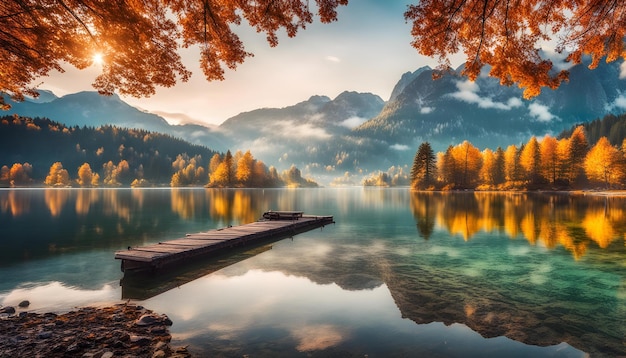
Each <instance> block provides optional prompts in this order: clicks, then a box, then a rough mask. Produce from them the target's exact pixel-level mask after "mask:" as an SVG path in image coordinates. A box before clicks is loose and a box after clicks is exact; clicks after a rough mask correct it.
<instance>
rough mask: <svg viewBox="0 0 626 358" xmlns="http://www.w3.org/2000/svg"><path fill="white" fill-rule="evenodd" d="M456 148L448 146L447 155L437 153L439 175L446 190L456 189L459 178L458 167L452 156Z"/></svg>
mask: <svg viewBox="0 0 626 358" xmlns="http://www.w3.org/2000/svg"><path fill="white" fill-rule="evenodd" d="M453 149H454V147H453V146H451V145H450V146H448V148H447V149H446V151H445V153H437V173H438V174H439V180H440V181H441V182H442V184H443V185H444V189H449V188H454V186H455V184H456V181H457V178H458V174H457V173H458V170H457V165H456V162H455V160H454V157H453V156H452V151H453Z"/></svg>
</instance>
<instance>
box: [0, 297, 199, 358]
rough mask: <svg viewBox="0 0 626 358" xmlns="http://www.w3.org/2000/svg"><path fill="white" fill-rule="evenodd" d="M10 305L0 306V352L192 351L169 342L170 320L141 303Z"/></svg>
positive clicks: (140, 356)
mask: <svg viewBox="0 0 626 358" xmlns="http://www.w3.org/2000/svg"><path fill="white" fill-rule="evenodd" d="M9 308H13V307H9V306H8V307H2V308H0V313H5V316H2V317H0V357H56V356H71V357H84V358H112V357H130V356H132V357H137V358H153V357H154V358H167V357H182V358H187V357H191V354H190V353H189V352H188V351H187V349H186V348H172V347H171V346H170V344H169V342H170V340H171V338H172V336H171V335H170V333H169V330H168V328H167V327H168V326H171V325H172V321H171V320H170V319H169V318H168V317H167V316H166V315H159V314H156V313H154V312H152V311H150V310H148V309H145V308H144V307H141V306H136V305H133V304H119V305H115V306H111V307H103V308H93V307H84V308H80V309H77V310H76V311H71V312H68V313H65V314H55V313H45V314H36V313H29V312H20V314H19V315H15V308H13V310H12V311H11V310H10V309H9ZM11 312H12V313H11ZM6 314H8V316H6ZM142 318H143V319H142ZM148 322H149V323H148Z"/></svg>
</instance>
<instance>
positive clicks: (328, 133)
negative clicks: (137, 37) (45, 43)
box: [7, 62, 626, 184]
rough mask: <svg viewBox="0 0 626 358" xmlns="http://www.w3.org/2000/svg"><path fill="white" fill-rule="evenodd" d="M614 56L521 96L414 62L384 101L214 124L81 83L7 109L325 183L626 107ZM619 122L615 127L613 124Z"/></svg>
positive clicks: (325, 102) (271, 111) (310, 106)
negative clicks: (143, 134) (133, 132)
mask: <svg viewBox="0 0 626 358" xmlns="http://www.w3.org/2000/svg"><path fill="white" fill-rule="evenodd" d="M620 69H621V63H619V62H614V63H610V64H607V63H601V64H600V65H599V66H598V68H596V69H595V70H589V69H587V68H586V66H584V65H578V66H574V67H572V68H571V69H570V81H569V82H566V83H563V84H562V85H561V86H560V87H559V88H558V89H555V90H550V89H544V90H543V91H542V93H541V94H540V95H539V96H538V97H536V98H534V99H532V100H524V99H523V98H522V90H521V89H519V88H517V87H506V86H501V85H500V83H499V81H498V80H497V79H494V78H490V77H488V76H487V75H481V76H480V77H479V78H478V79H477V80H476V81H475V82H470V81H468V80H467V78H465V77H463V76H461V75H460V72H461V71H462V68H458V69H457V70H455V71H451V73H449V74H446V75H444V76H442V77H441V78H439V79H437V80H433V77H432V75H433V70H432V69H431V68H429V67H421V68H419V69H417V70H416V71H413V72H406V73H404V74H403V75H402V76H401V78H400V79H399V80H398V82H397V83H396V85H395V86H394V88H393V91H392V93H391V96H390V98H389V100H388V101H387V102H385V101H384V100H383V99H382V98H380V97H379V96H377V95H374V94H371V93H357V92H349V91H346V92H343V93H341V94H339V95H338V96H337V97H336V98H333V99H331V98H329V97H327V96H320V95H314V96H312V97H310V98H309V99H307V100H306V101H302V102H300V103H296V104H294V105H292V106H287V107H284V108H261V109H257V110H253V111H250V112H244V113H240V114H238V115H236V116H234V117H232V118H229V119H227V120H226V121H225V122H223V123H222V124H221V125H220V126H219V127H218V128H216V129H212V128H208V127H205V126H202V125H192V124H188V125H180V126H178V125H170V124H168V123H167V122H166V121H165V119H163V117H161V116H158V115H155V114H152V113H148V112H144V111H141V110H138V109H137V108H134V107H132V106H130V105H128V104H126V103H125V102H123V101H122V100H121V99H120V98H119V97H117V96H110V97H104V96H101V95H98V94H97V93H95V92H80V93H76V94H72V95H67V96H63V97H59V98H57V97H56V96H54V94H52V93H49V92H44V93H42V95H41V96H40V97H39V98H38V99H27V100H25V101H24V102H21V103H12V106H13V108H12V109H11V110H10V111H9V112H8V113H7V114H11V113H19V114H20V115H22V116H29V117H48V118H51V119H53V120H55V121H58V122H61V123H64V124H66V125H68V126H100V125H103V124H112V125H116V126H119V127H133V128H140V129H146V130H150V131H157V132H161V133H165V134H169V135H172V136H174V137H177V138H182V139H184V140H187V141H189V142H190V143H193V144H199V145H203V146H207V147H209V148H211V149H214V150H218V151H226V150H227V149H230V150H231V151H233V152H234V151H236V150H239V149H240V150H242V151H246V150H248V149H249V150H251V152H252V153H253V155H254V157H255V158H257V159H260V160H262V161H264V162H265V163H266V164H267V165H268V166H270V165H274V166H275V167H276V168H277V169H278V170H284V169H288V168H289V167H290V166H291V165H292V164H293V165H296V166H297V167H298V168H302V172H303V174H304V175H309V176H313V178H314V179H315V180H316V181H318V182H322V183H327V182H329V181H331V180H332V179H333V178H338V177H342V176H361V178H355V180H353V181H352V182H354V183H356V184H359V183H360V182H361V179H362V176H363V175H368V174H369V173H371V172H374V171H377V170H387V169H389V168H390V167H391V166H398V165H400V166H405V165H408V164H409V163H411V162H412V160H413V156H414V154H415V151H416V149H417V148H418V147H419V145H420V144H421V143H422V142H424V141H429V142H430V143H431V145H432V147H433V149H434V150H435V151H444V150H445V149H446V147H447V146H449V145H456V144H459V143H461V142H462V141H464V140H469V141H470V142H471V143H472V144H474V145H475V146H477V147H478V148H480V149H484V148H491V149H496V148H497V147H498V146H501V147H506V146H508V145H510V144H517V145H519V144H521V143H526V142H527V141H528V139H529V138H530V137H531V136H533V135H534V136H538V137H541V136H543V135H545V134H551V135H553V136H556V135H557V134H558V133H560V132H562V131H563V130H565V129H568V128H571V127H572V126H573V125H575V124H579V123H585V122H590V121H592V120H594V119H596V118H602V117H603V116H605V115H607V114H615V115H619V114H621V113H623V112H624V108H626V105H624V103H626V81H624V80H622V79H620V74H621V71H620ZM616 131H617V130H616Z"/></svg>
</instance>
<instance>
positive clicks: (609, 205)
mask: <svg viewBox="0 0 626 358" xmlns="http://www.w3.org/2000/svg"><path fill="white" fill-rule="evenodd" d="M410 199H411V208H412V210H413V215H414V217H415V220H416V222H417V226H418V230H419V231H420V233H421V234H422V236H423V237H424V238H425V239H428V238H429V236H430V235H429V233H431V232H432V231H434V230H435V229H438V230H446V231H447V232H448V233H449V234H450V235H454V236H457V237H462V238H463V240H465V241H470V240H472V239H473V238H474V237H475V236H477V235H479V234H480V233H481V232H498V233H504V234H506V236H508V237H509V238H511V239H517V238H520V237H522V238H524V239H526V240H527V241H528V243H529V244H530V245H538V246H541V247H546V248H548V249H554V248H556V247H558V246H559V245H560V246H562V247H563V248H565V249H566V250H568V251H570V252H571V253H572V255H573V256H574V258H576V259H579V258H581V257H582V256H583V255H584V254H585V252H586V251H587V249H588V247H589V246H590V245H592V246H596V245H597V246H598V247H600V248H602V249H605V248H608V247H609V246H610V245H611V244H612V243H614V242H616V241H619V240H620V239H624V240H626V225H625V224H626V210H625V209H624V204H623V203H624V199H623V198H614V199H612V198H604V197H588V198H584V200H581V202H580V203H578V204H576V205H573V204H572V202H571V199H569V198H568V197H565V196H560V195H552V196H549V197H540V198H537V197H531V196H529V195H528V194H514V193H485V192H474V193H464V194H460V193H455V194H452V195H450V194H448V193H442V192H412V193H411V198H410ZM428 226H430V227H428ZM424 233H426V234H428V235H423V234H424Z"/></svg>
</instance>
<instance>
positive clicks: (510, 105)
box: [354, 62, 626, 150]
mask: <svg viewBox="0 0 626 358" xmlns="http://www.w3.org/2000/svg"><path fill="white" fill-rule="evenodd" d="M461 70H462V68H459V69H457V70H456V71H454V72H452V73H450V74H447V75H445V76H443V77H442V78H440V79H438V80H433V79H432V73H433V71H432V70H431V69H430V68H421V69H419V70H418V71H416V72H414V73H406V74H404V75H403V76H402V78H401V80H400V82H398V85H396V88H395V89H394V92H393V93H392V96H391V99H390V100H389V101H388V102H387V103H386V104H385V107H384V108H383V110H382V111H381V113H380V114H378V115H377V116H376V117H374V118H372V119H371V120H369V121H368V122H366V123H364V124H362V125H361V126H359V127H358V128H356V129H355V131H354V135H356V136H363V137H367V138H379V139H381V140H384V141H386V142H388V143H390V144H398V145H406V146H409V147H412V148H415V147H417V146H418V145H419V144H420V143H421V142H423V141H430V142H431V144H433V147H434V148H435V149H436V150H445V148H446V147H447V146H448V145H455V144H458V143H460V142H462V141H463V140H466V139H467V140H469V141H470V142H472V143H473V144H474V145H476V146H477V147H479V148H485V147H489V148H493V149H495V148H496V147H497V146H503V147H504V146H507V145H509V144H519V143H522V142H526V141H527V140H528V138H530V136H532V135H535V136H543V135H545V134H551V135H556V134H558V133H559V132H560V131H561V130H562V129H563V128H569V127H571V126H572V125H574V124H577V123H581V122H587V121H591V120H593V119H596V118H599V117H602V116H604V115H606V114H608V113H621V112H623V111H624V108H625V107H624V105H623V101H624V98H625V97H624V93H625V91H626V81H623V80H621V79H620V63H617V62H614V63H610V64H606V63H603V64H601V65H600V66H599V67H598V68H597V69H595V70H593V71H592V70H589V69H587V68H586V67H585V66H584V65H578V66H575V67H573V68H571V69H570V81H569V82H566V83H563V84H562V85H561V86H560V87H559V88H558V89H556V90H550V89H543V91H542V93H541V94H540V95H539V96H538V97H536V98H534V99H532V100H524V99H523V98H522V90H521V89H519V88H517V87H506V86H501V85H500V84H499V82H498V80H496V79H493V78H490V77H487V76H486V75H482V76H480V77H479V78H478V79H477V80H476V81H475V82H470V81H468V80H467V79H466V78H464V77H462V76H461V75H460V72H461Z"/></svg>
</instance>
